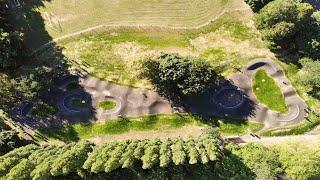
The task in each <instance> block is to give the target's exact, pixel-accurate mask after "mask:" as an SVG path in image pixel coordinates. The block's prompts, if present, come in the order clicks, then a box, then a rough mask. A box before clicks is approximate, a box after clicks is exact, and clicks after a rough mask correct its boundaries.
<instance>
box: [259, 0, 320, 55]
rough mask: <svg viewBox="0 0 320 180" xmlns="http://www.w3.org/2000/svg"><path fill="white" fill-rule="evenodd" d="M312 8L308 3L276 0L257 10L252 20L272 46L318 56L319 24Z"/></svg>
mask: <svg viewBox="0 0 320 180" xmlns="http://www.w3.org/2000/svg"><path fill="white" fill-rule="evenodd" d="M315 12H316V10H315V9H314V8H313V7H312V5H310V4H308V3H301V2H299V1H297V0H275V1H272V2H270V3H269V4H267V5H266V6H265V7H264V8H262V9H261V10H260V12H259V13H258V14H257V15H256V18H255V24H256V26H257V28H258V29H259V30H260V31H261V33H262V37H263V39H265V40H266V41H267V42H268V44H269V45H270V47H271V48H272V49H275V50H279V49H280V50H285V51H287V52H290V53H298V54H299V55H304V56H308V57H312V58H317V57H319V52H320V46H319V43H320V30H319V29H320V26H319V23H318V22H317V19H316V17H317V16H316V14H314V13H315ZM305 27H308V28H305Z"/></svg>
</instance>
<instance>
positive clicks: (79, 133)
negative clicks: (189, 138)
mask: <svg viewBox="0 0 320 180" xmlns="http://www.w3.org/2000/svg"><path fill="white" fill-rule="evenodd" d="M186 125H196V126H199V127H206V126H213V127H219V129H220V131H221V133H222V134H225V135H243V134H246V133H247V132H248V131H247V130H248V129H249V130H250V131H252V132H256V131H258V130H260V129H261V128H262V127H263V125H262V124H260V123H255V122H251V121H249V122H247V121H241V120H218V119H212V120H209V121H204V120H203V119H200V118H198V117H194V116H190V115H187V114H170V115H150V116H142V117H132V118H124V119H115V120H107V121H105V122H90V123H86V124H74V125H70V126H64V127H56V128H46V129H40V130H38V131H39V133H40V134H41V135H43V136H45V137H47V138H49V139H58V140H61V141H64V142H69V141H77V140H80V139H86V138H91V137H96V136H108V135H114V134H125V133H127V132H132V131H133V132H138V131H151V130H152V131H163V130H167V129H177V128H181V127H183V126H186Z"/></svg>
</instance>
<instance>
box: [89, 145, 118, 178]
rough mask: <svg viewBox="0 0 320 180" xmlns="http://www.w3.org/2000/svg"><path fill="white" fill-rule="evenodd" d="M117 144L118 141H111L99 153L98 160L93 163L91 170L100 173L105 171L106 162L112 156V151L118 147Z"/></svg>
mask: <svg viewBox="0 0 320 180" xmlns="http://www.w3.org/2000/svg"><path fill="white" fill-rule="evenodd" d="M117 145H118V143H117V142H114V143H110V144H108V145H107V146H106V147H105V148H103V149H102V150H101V151H100V152H99V153H98V155H97V158H96V161H95V162H94V163H92V166H91V172H94V173H98V172H103V171H104V164H105V163H106V161H107V160H108V159H109V158H110V152H111V151H112V150H113V149H114V148H115V147H117Z"/></svg>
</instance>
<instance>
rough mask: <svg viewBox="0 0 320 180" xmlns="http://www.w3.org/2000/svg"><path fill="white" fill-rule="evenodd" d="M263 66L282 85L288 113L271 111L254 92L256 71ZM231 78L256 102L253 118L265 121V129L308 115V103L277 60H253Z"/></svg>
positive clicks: (289, 123) (299, 120) (302, 118)
mask: <svg viewBox="0 0 320 180" xmlns="http://www.w3.org/2000/svg"><path fill="white" fill-rule="evenodd" d="M261 68H262V69H264V70H266V72H267V73H268V74H269V75H270V76H271V77H272V78H273V79H274V80H275V81H276V82H277V84H278V86H279V87H280V89H281V91H282V94H283V96H284V98H285V101H286V105H287V107H288V111H289V112H288V113H287V114H280V113H278V112H275V111H271V110H269V109H268V108H267V107H266V106H265V105H263V104H261V103H259V101H258V100H257V98H256V96H255V94H254V92H253V88H252V80H253V78H254V75H255V73H256V71H257V70H259V69H261ZM231 79H232V80H233V82H234V83H235V85H236V86H238V87H240V88H241V89H243V90H244V92H245V93H246V94H247V95H248V96H249V98H250V99H251V100H252V101H253V102H255V104H256V108H255V109H256V110H255V113H254V115H253V116H252V117H251V119H252V120H255V121H258V122H262V123H264V125H265V126H264V128H263V130H266V129H272V128H276V127H277V128H278V127H283V126H287V125H291V124H296V123H299V122H301V121H303V120H304V119H305V117H306V115H307V113H306V111H305V109H306V108H307V105H306V103H305V102H304V101H303V100H302V99H301V98H300V97H299V95H298V94H297V92H296V91H295V89H294V88H293V86H292V85H291V84H290V81H289V80H288V79H287V77H286V76H285V73H284V71H283V70H282V68H281V67H279V66H278V65H277V64H276V63H275V62H273V61H271V60H268V59H256V60H253V61H251V62H250V63H249V64H248V65H247V67H245V68H243V69H242V71H241V72H238V73H235V74H234V75H233V76H232V77H231Z"/></svg>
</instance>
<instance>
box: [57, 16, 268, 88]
mask: <svg viewBox="0 0 320 180" xmlns="http://www.w3.org/2000/svg"><path fill="white" fill-rule="evenodd" d="M257 37H258V36H257V34H256V33H255V32H254V31H253V30H252V29H250V28H249V27H248V26H246V25H245V24H244V22H242V21H241V20H238V19H235V18H234V17H233V16H227V15H226V16H223V17H221V19H219V20H217V21H215V22H214V23H212V24H210V25H209V26H207V27H204V28H201V29H198V30H172V29H161V30H160V29H157V28H139V29H138V28H116V29H108V30H105V31H103V32H99V33H88V34H85V35H82V36H78V37H74V38H70V39H65V40H62V41H60V42H58V44H59V46H61V47H64V51H63V54H64V55H65V56H66V57H67V59H69V60H70V62H71V63H72V64H73V65H74V66H75V67H76V68H79V67H81V68H82V69H85V70H86V71H87V72H89V74H90V75H92V76H95V77H97V78H98V79H101V80H104V81H109V82H113V83H116V84H120V85H125V86H131V87H138V88H146V89H148V88H151V85H150V84H149V83H148V81H146V80H145V79H143V78H141V77H139V73H140V71H141V67H140V62H141V60H143V59H144V58H146V57H150V56H153V55H154V54H157V53H159V52H170V53H172V52H176V53H186V54H193V53H194V54H198V55H199V56H200V58H202V59H204V60H206V61H208V62H209V63H211V64H213V65H216V66H217V65H220V63H223V62H224V61H226V60H227V61H229V62H228V63H226V64H225V65H226V66H225V67H224V66H221V67H223V68H222V69H223V71H232V69H233V67H237V66H241V65H244V64H246V63H248V62H249V61H250V60H251V59H253V58H256V57H261V56H262V57H265V55H260V54H261V53H257V52H259V51H260V50H259V48H260V47H259V48H258V49H256V48H255V49H252V51H253V52H255V53H251V52H245V51H244V50H239V49H236V48H239V47H241V46H242V45H236V43H240V44H241V42H243V43H245V44H246V46H248V43H249V45H250V46H260V44H259V41H257V40H256V38H257ZM202 38H205V39H208V43H209V44H208V45H205V47H203V46H204V45H203V44H201V41H200V39H202ZM215 39H226V40H228V41H232V43H233V46H230V45H226V46H227V47H225V46H224V45H223V44H216V46H219V47H216V48H213V47H211V46H212V45H211V44H210V43H211V42H215ZM253 42H255V43H253ZM206 46H208V47H206ZM209 47H210V48H209ZM239 53H243V54H239Z"/></svg>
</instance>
